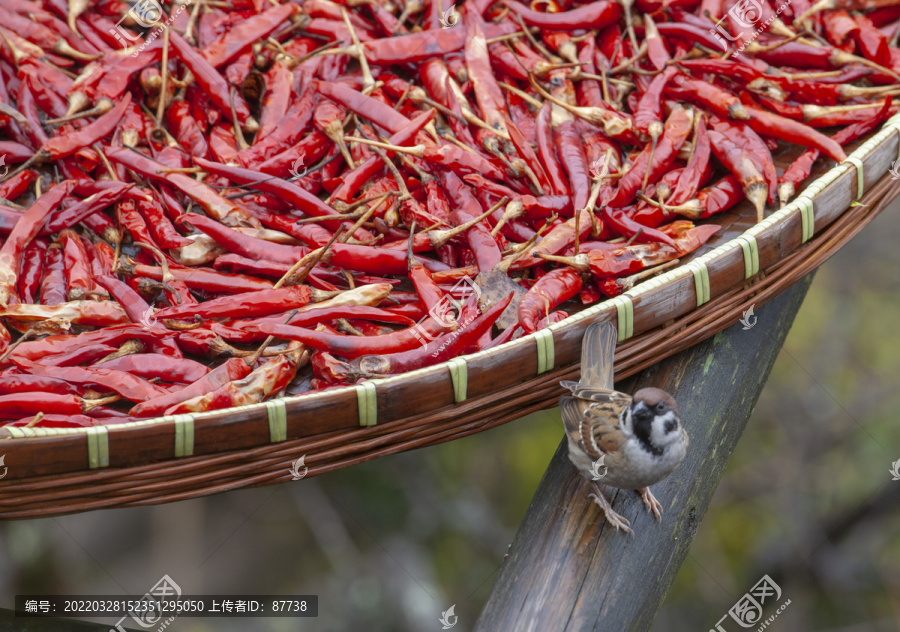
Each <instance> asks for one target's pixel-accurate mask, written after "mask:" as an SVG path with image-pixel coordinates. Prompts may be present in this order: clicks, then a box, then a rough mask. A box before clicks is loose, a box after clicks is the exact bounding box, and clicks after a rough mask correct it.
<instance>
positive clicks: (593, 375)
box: [581, 323, 618, 389]
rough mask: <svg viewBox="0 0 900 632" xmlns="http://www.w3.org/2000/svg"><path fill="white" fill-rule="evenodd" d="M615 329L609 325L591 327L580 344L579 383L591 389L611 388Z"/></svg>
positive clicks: (602, 324)
mask: <svg viewBox="0 0 900 632" xmlns="http://www.w3.org/2000/svg"><path fill="white" fill-rule="evenodd" d="M617 338H618V335H617V332H616V327H615V325H612V324H610V323H598V324H596V325H591V326H590V327H588V328H587V331H586V332H585V333H584V340H583V341H582V343H581V383H582V384H584V385H585V386H589V387H592V388H608V389H612V387H613V356H614V355H615V353H616V339H617Z"/></svg>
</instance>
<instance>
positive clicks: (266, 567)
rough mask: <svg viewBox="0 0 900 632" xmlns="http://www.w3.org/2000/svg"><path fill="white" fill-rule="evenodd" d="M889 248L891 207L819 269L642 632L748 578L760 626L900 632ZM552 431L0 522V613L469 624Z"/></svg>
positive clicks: (397, 626) (899, 306) (215, 624)
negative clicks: (178, 607) (155, 500)
mask: <svg viewBox="0 0 900 632" xmlns="http://www.w3.org/2000/svg"><path fill="white" fill-rule="evenodd" d="M898 244H900V203H894V204H893V206H892V207H891V208H890V209H888V210H887V211H885V212H884V213H883V214H882V215H881V217H879V218H878V219H876V220H875V221H874V222H873V223H872V224H871V225H870V226H869V227H868V228H866V229H865V230H864V231H863V232H862V233H861V234H860V235H859V236H857V237H856V239H855V240H854V241H853V242H851V243H850V244H848V245H847V246H846V247H845V248H844V249H843V250H842V251H841V252H840V253H838V254H837V255H836V256H835V257H834V258H832V259H831V260H830V261H828V262H827V263H825V265H823V266H822V268H821V269H820V271H819V272H818V274H817V276H816V279H815V281H814V283H813V285H812V288H811V290H810V292H809V294H808V295H807V298H806V301H805V303H804V305H803V307H802V308H801V310H800V313H799V316H798V318H797V320H796V322H795V324H794V327H793V329H792V330H791V333H790V335H789V336H788V339H787V343H786V345H785V348H784V349H783V350H782V352H781V354H780V356H779V358H778V361H777V363H776V364H775V368H774V370H773V372H772V375H771V378H770V380H769V382H768V384H767V385H766V388H765V390H764V391H763V393H762V397H761V398H760V400H759V402H758V404H757V407H756V410H755V411H754V412H753V415H752V417H751V420H750V423H749V424H748V426H747V430H746V431H745V433H744V436H743V438H742V439H741V441H740V443H739V444H738V447H737V450H736V451H735V453H734V455H733V457H732V459H731V462H730V464H729V466H728V469H727V471H726V474H725V477H724V479H723V481H722V483H721V485H720V486H719V488H718V490H717V491H716V494H715V497H714V499H713V501H712V504H711V505H710V508H709V511H708V513H707V514H706V516H705V517H704V519H703V522H702V524H701V526H700V529H699V531H698V533H697V537H696V539H695V540H694V543H693V546H692V548H691V551H690V553H689V555H688V558H687V560H686V562H685V564H684V566H683V567H682V568H681V571H680V572H679V574H678V577H677V579H676V581H675V583H674V585H673V587H672V589H671V590H670V592H669V594H668V596H667V598H666V600H665V602H664V604H663V606H662V608H661V609H660V612H659V615H658V617H657V620H656V622H655V624H654V626H653V628H652V630H653V631H654V632H669V631H681V630H709V629H710V628H713V627H714V625H715V623H716V622H717V621H718V620H719V619H720V617H722V615H724V614H725V613H726V612H727V611H728V609H729V607H731V606H732V605H733V604H734V603H735V601H736V600H737V599H738V598H739V597H740V596H741V595H743V594H744V592H746V591H747V590H748V589H749V588H750V587H751V586H752V585H753V584H754V583H756V581H757V580H758V579H759V578H760V577H762V575H763V574H769V575H770V576H772V577H773V578H774V579H776V581H778V583H779V584H780V586H781V588H782V590H783V591H784V598H786V599H787V598H789V599H790V600H791V606H790V607H789V608H787V609H786V610H785V611H784V613H782V614H781V615H780V616H779V617H778V619H776V621H775V623H773V624H772V626H771V627H770V628H769V629H773V630H779V629H780V630H828V631H831V632H839V631H840V632H875V631H878V632H881V631H896V630H900V481H898V482H893V481H891V475H890V474H889V472H888V470H889V469H890V467H891V463H892V462H893V461H896V460H897V459H900V424H898V422H900V388H898V387H900V380H898V376H900V326H898V324H900V274H898V270H900V249H898ZM561 437H562V428H561V427H560V426H559V425H558V424H557V423H555V422H554V421H552V419H551V418H550V417H549V416H548V415H546V414H544V413H537V414H535V415H531V416H529V417H527V418H525V419H522V420H519V421H518V422H515V423H511V424H508V425H506V426H504V427H501V428H498V429H495V430H491V431H489V432H485V433H482V434H479V435H476V436H473V437H468V438H466V439H461V440H458V441H455V442H453V443H449V444H444V445H441V446H438V447H434V448H428V449H424V450H418V451H415V452H411V453H406V454H400V455H396V456H390V457H387V458H382V459H379V460H378V461H374V462H370V463H365V464H362V465H358V466H355V467H351V468H348V469H345V470H341V471H338V472H334V473H331V474H326V475H324V476H320V477H317V478H314V479H309V480H302V481H299V482H293V483H287V484H283V485H277V486H274V487H266V488H262V489H251V490H242V491H236V492H232V493H228V494H223V495H219V496H214V497H209V498H201V499H197V500H192V501H187V502H180V503H174V504H170V505H164V506H157V507H145V508H136V509H124V510H113V511H98V512H92V513H88V514H80V515H74V516H66V517H61V518H50V519H43V520H31V521H20V522H6V523H0V607H4V608H10V607H12V601H13V595H15V594H25V593H50V594H124V593H130V594H143V593H144V592H145V591H146V590H148V589H149V588H150V587H151V586H153V584H155V583H156V581H157V580H158V579H160V577H162V576H163V575H165V574H168V575H169V576H170V577H171V578H172V579H173V580H175V581H176V582H177V583H178V584H179V585H180V586H181V587H182V589H183V591H184V592H185V593H193V594H214V593H219V594H225V593H256V594H260V593H272V594H318V595H319V617H318V618H317V619H255V620H253V619H187V618H181V619H179V620H177V621H176V622H175V623H173V624H172V625H171V626H170V627H169V628H168V629H170V630H175V631H177V632H213V631H215V632H229V631H232V630H234V631H238V630H241V631H243V630H259V631H281V630H284V631H287V630H311V631H316V632H318V631H322V632H324V631H344V630H357V629H365V630H369V631H372V632H381V631H385V632H387V631H392V632H405V631H416V632H418V631H422V630H440V629H441V624H440V623H439V622H438V619H439V617H440V616H441V613H442V612H443V611H445V610H447V609H448V608H449V607H450V606H451V605H453V604H455V612H456V614H457V615H458V616H459V622H458V625H457V626H456V627H455V628H454V630H467V629H470V627H471V625H472V624H473V623H474V621H475V619H476V618H477V616H478V612H479V610H480V609H481V606H482V604H483V602H484V600H485V599H486V598H487V596H488V594H489V592H490V589H491V585H492V583H493V581H494V579H495V578H496V575H497V571H498V569H499V567H500V564H501V562H502V560H503V556H504V554H505V552H506V550H507V547H508V545H509V543H510V542H511V540H512V538H513V535H514V534H515V531H516V528H517V526H518V524H519V522H520V521H521V519H522V517H523V515H524V513H525V510H526V508H527V506H528V503H529V501H530V499H531V496H532V494H533V492H534V490H535V488H536V487H537V484H538V482H539V480H540V478H541V476H542V474H543V472H544V469H545V468H546V466H547V464H548V462H549V461H550V458H551V456H552V454H553V452H554V450H555V449H556V446H557V444H558V443H559V441H560V439H561ZM297 456H298V457H299V456H300V455H299V454H298V455H297ZM160 467H165V466H164V465H162V466H160ZM665 524H666V522H665V516H664V517H663V526H662V528H665ZM639 539H640V534H638V541H639ZM769 614H770V613H768V612H767V613H766V615H767V616H768V615H769ZM98 621H102V622H105V623H115V621H116V620H114V619H102V620H99V619H98ZM131 627H136V626H134V625H132V626H131ZM602 627H603V626H602V623H601V625H600V626H599V628H600V629H602Z"/></svg>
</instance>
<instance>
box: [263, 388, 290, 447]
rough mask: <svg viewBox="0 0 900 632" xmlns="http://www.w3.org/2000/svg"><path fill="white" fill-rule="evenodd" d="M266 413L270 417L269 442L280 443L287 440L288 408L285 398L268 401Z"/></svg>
mask: <svg viewBox="0 0 900 632" xmlns="http://www.w3.org/2000/svg"><path fill="white" fill-rule="evenodd" d="M266 412H267V413H268V417H269V441H271V442H272V443H279V442H281V441H284V440H285V439H287V408H286V406H285V403H284V398H278V399H272V400H269V401H267V402H266Z"/></svg>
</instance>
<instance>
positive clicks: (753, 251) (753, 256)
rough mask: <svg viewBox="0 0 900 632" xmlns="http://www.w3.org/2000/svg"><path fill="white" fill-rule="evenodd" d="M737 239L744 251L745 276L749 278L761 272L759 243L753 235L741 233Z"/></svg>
mask: <svg viewBox="0 0 900 632" xmlns="http://www.w3.org/2000/svg"><path fill="white" fill-rule="evenodd" d="M735 241H737V242H738V244H740V246H741V250H743V251H744V278H745V279H749V278H750V277H752V276H756V275H757V274H759V245H758V244H757V243H756V237H754V236H753V235H740V236H738V237H737V238H736V239H735Z"/></svg>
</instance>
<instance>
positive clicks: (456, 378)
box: [447, 358, 469, 404]
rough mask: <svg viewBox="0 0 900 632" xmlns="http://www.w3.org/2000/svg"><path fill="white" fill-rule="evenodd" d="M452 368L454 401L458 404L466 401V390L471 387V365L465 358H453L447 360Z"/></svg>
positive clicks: (451, 378) (449, 367)
mask: <svg viewBox="0 0 900 632" xmlns="http://www.w3.org/2000/svg"><path fill="white" fill-rule="evenodd" d="M447 368H448V369H450V380H451V381H452V382H453V401H455V402H456V403H457V404H458V403H459V402H464V401H466V391H467V390H468V387H469V365H467V364H466V359H465V358H453V359H452V360H450V361H449V362H447Z"/></svg>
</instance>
